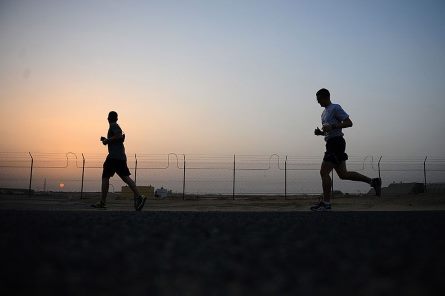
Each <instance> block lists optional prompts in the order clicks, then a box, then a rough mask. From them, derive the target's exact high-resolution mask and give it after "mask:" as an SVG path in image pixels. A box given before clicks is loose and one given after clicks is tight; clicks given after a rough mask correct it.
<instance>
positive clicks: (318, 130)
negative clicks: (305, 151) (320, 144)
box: [314, 127, 324, 136]
mask: <svg viewBox="0 0 445 296" xmlns="http://www.w3.org/2000/svg"><path fill="white" fill-rule="evenodd" d="M314 134H315V135H316V136H324V132H322V131H321V130H320V129H319V128H318V127H317V128H316V129H315V131H314Z"/></svg>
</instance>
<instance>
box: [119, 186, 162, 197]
mask: <svg viewBox="0 0 445 296" xmlns="http://www.w3.org/2000/svg"><path fill="white" fill-rule="evenodd" d="M136 187H137V188H138V190H139V192H140V193H141V194H143V195H145V196H146V197H153V196H154V190H155V188H154V187H153V186H151V185H149V186H136ZM120 195H121V196H122V197H125V198H133V191H131V189H130V187H128V186H122V189H121V194H120Z"/></svg>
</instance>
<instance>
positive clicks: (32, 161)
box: [28, 152, 34, 195]
mask: <svg viewBox="0 0 445 296" xmlns="http://www.w3.org/2000/svg"><path fill="white" fill-rule="evenodd" d="M29 156H30V157H31V174H30V176H29V188H28V195H31V185H32V168H33V167H34V158H33V157H32V155H31V152H29Z"/></svg>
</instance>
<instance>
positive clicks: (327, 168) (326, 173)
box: [320, 161, 335, 202]
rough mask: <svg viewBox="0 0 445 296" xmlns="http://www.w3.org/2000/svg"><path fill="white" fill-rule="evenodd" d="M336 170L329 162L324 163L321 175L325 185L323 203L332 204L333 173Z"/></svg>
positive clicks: (322, 182)
mask: <svg viewBox="0 0 445 296" xmlns="http://www.w3.org/2000/svg"><path fill="white" fill-rule="evenodd" d="M334 168H335V165H334V164H333V163H331V162H329V161H323V162H322V164H321V169H320V175H321V184H322V185H323V201H325V202H331V188H332V180H331V176H330V174H331V172H332V170H333V169H334Z"/></svg>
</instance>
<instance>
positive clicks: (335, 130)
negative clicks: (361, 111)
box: [311, 88, 382, 211]
mask: <svg viewBox="0 0 445 296" xmlns="http://www.w3.org/2000/svg"><path fill="white" fill-rule="evenodd" d="M316 95H317V101H318V103H319V104H320V106H321V107H324V108H325V109H324V111H323V113H322V114H321V123H322V125H323V127H322V129H321V130H320V129H319V128H318V127H317V129H316V130H315V132H314V133H315V135H316V136H324V139H325V141H326V152H325V154H324V157H323V163H322V164H321V169H320V175H321V182H322V185H323V200H322V201H321V202H319V203H318V204H316V205H314V206H312V207H311V210H313V211H329V210H331V186H332V180H331V177H330V173H331V172H332V170H333V169H335V171H336V172H337V174H338V176H339V177H340V179H342V180H351V181H360V182H365V183H368V184H369V185H371V186H372V187H373V188H374V189H375V192H376V195H377V196H380V195H381V186H382V181H381V180H380V179H379V178H374V179H371V178H369V177H366V176H364V175H362V174H360V173H357V172H350V171H348V170H347V168H346V160H348V155H347V154H346V153H345V150H346V142H345V139H344V138H343V132H342V129H343V128H348V127H351V126H352V121H351V119H350V118H349V115H348V114H347V113H346V112H345V111H344V110H343V109H342V107H341V106H340V105H338V104H333V103H332V102H331V98H330V93H329V91H328V90H327V89H325V88H322V89H320V90H319V91H318V92H317V94H316Z"/></svg>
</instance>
